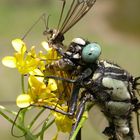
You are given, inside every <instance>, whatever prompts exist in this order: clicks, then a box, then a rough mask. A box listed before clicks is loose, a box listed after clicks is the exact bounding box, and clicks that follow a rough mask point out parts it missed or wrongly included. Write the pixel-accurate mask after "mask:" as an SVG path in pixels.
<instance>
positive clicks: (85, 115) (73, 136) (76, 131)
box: [70, 111, 88, 140]
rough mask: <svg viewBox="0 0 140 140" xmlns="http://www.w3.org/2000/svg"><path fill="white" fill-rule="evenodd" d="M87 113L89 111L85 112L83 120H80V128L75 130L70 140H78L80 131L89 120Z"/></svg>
mask: <svg viewBox="0 0 140 140" xmlns="http://www.w3.org/2000/svg"><path fill="white" fill-rule="evenodd" d="M87 113H88V112H87V111H85V112H84V114H83V116H82V118H81V120H80V122H79V124H78V126H77V128H76V130H75V132H74V134H73V135H72V137H71V139H70V140H75V139H76V136H77V134H78V132H79V130H80V129H81V128H82V126H83V124H84V123H85V121H86V120H87V119H88V115H87Z"/></svg>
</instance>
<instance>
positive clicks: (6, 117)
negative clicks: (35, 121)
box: [0, 111, 25, 132]
mask: <svg viewBox="0 0 140 140" xmlns="http://www.w3.org/2000/svg"><path fill="white" fill-rule="evenodd" d="M0 115H2V116H3V117H4V118H5V119H6V120H8V121H9V122H10V123H11V124H13V123H15V122H14V120H12V119H11V118H10V117H8V116H7V115H6V114H4V113H3V112H2V111H0ZM15 126H16V127H17V128H19V129H20V130H21V131H23V132H25V129H24V128H22V127H21V126H20V125H18V124H17V123H15Z"/></svg>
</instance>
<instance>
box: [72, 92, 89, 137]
mask: <svg viewBox="0 0 140 140" xmlns="http://www.w3.org/2000/svg"><path fill="white" fill-rule="evenodd" d="M84 92H85V91H84ZM89 99H91V96H88V95H85V96H84V97H82V99H81V102H80V104H79V106H78V108H77V112H76V115H75V118H76V122H75V124H73V126H72V130H71V133H70V138H71V137H72V135H73V133H74V132H75V130H76V128H77V126H78V124H79V122H80V120H81V118H82V115H83V113H84V110H85V104H86V102H87V101H88V100H89ZM80 133H81V130H79V133H78V137H80Z"/></svg>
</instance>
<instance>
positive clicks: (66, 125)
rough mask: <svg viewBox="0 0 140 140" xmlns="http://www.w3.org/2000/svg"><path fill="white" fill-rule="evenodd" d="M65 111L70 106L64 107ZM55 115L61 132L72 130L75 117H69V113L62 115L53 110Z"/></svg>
mask: <svg viewBox="0 0 140 140" xmlns="http://www.w3.org/2000/svg"><path fill="white" fill-rule="evenodd" d="M62 108H63V111H67V108H68V106H64V107H62ZM53 115H54V116H55V124H56V126H57V129H58V131H61V132H64V133H66V132H68V133H69V132H70V131H71V128H72V124H73V122H74V121H73V119H71V118H69V117H68V116H67V115H62V114H60V113H57V112H53Z"/></svg>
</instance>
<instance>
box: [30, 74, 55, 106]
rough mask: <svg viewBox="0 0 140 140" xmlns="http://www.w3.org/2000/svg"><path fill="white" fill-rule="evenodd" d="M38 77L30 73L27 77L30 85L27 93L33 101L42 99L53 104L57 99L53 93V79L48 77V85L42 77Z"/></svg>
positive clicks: (36, 101) (43, 101)
mask: <svg viewBox="0 0 140 140" xmlns="http://www.w3.org/2000/svg"><path fill="white" fill-rule="evenodd" d="M40 78H41V77H40ZM40 78H39V77H38V76H33V75H30V77H29V79H28V82H29V85H30V89H29V94H30V96H31V98H32V99H33V101H34V102H35V103H38V102H40V101H42V103H44V104H46V103H47V104H50V105H53V106H54V104H56V103H57V100H58V99H57V97H56V94H55V93H53V92H54V91H56V90H57V85H56V83H55V80H53V79H49V80H48V85H46V84H45V83H44V81H43V79H40Z"/></svg>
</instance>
